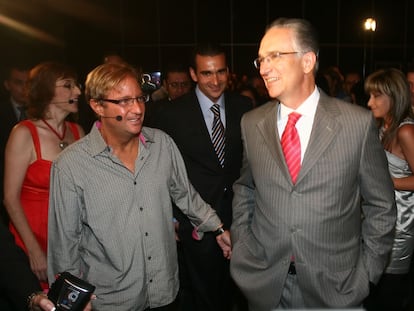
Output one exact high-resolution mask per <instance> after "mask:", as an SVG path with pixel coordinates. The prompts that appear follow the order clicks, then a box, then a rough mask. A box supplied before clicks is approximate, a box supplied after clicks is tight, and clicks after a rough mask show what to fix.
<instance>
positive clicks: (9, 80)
mask: <svg viewBox="0 0 414 311" xmlns="http://www.w3.org/2000/svg"><path fill="white" fill-rule="evenodd" d="M28 76H29V69H28V66H26V65H12V66H10V67H9V69H8V72H7V76H6V78H5V80H4V88H5V89H6V91H7V92H8V96H7V98H5V99H4V100H2V101H1V106H0V107H1V109H0V161H1V162H0V178H1V182H0V187H1V190H0V191H1V192H0V193H1V206H0V218H1V221H3V222H4V223H7V222H8V216H7V212H6V209H5V208H4V206H3V178H4V150H5V148H6V143H7V139H8V138H9V134H10V131H11V130H12V128H13V126H14V125H15V124H16V123H17V122H18V121H20V120H23V119H25V118H26V114H25V111H24V108H25V107H24V105H25V101H26V96H25V92H24V85H25V83H26V81H27V78H28Z"/></svg>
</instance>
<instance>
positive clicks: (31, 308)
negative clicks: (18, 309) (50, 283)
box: [27, 291, 47, 311]
mask: <svg viewBox="0 0 414 311" xmlns="http://www.w3.org/2000/svg"><path fill="white" fill-rule="evenodd" d="M36 296H43V297H45V298H47V295H46V294H45V293H44V292H42V291H38V292H34V293H31V294H30V295H29V297H27V308H28V309H29V311H35V310H39V309H40V308H36V309H35V308H34V299H35V298H36Z"/></svg>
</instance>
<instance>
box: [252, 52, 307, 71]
mask: <svg viewBox="0 0 414 311" xmlns="http://www.w3.org/2000/svg"><path fill="white" fill-rule="evenodd" d="M298 53H302V52H278V51H276V52H270V53H269V54H267V55H266V56H265V57H258V58H256V59H255V60H254V61H253V64H254V66H255V67H256V69H260V65H261V64H263V63H264V62H265V61H270V62H272V61H274V60H276V59H278V58H281V57H282V56H283V55H290V54H298Z"/></svg>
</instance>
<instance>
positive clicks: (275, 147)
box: [257, 103, 291, 182]
mask: <svg viewBox="0 0 414 311" xmlns="http://www.w3.org/2000/svg"><path fill="white" fill-rule="evenodd" d="M278 107H279V103H276V104H273V105H269V109H267V110H266V111H264V113H265V114H264V118H263V119H262V121H260V122H258V123H257V128H258V131H259V133H260V134H261V135H262V136H263V139H264V141H265V143H266V146H267V147H268V149H269V151H270V154H271V155H272V158H273V159H274V160H275V162H276V165H277V166H278V167H279V168H280V170H281V171H282V172H283V174H284V175H285V177H286V179H287V180H289V181H290V180H291V179H290V174H289V170H288V167H287V165H286V163H285V159H284V155H283V151H282V146H281V144H280V138H279V131H278V129H277V111H278ZM290 182H291V181H290Z"/></svg>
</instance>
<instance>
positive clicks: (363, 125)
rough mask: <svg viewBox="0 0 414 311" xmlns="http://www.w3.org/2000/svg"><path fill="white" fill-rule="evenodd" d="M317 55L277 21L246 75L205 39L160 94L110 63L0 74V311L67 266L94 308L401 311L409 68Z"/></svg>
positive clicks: (410, 191)
mask: <svg viewBox="0 0 414 311" xmlns="http://www.w3.org/2000/svg"><path fill="white" fill-rule="evenodd" d="M305 38H307V39H305ZM286 42H288V43H290V45H289V44H288V43H286ZM318 51H319V49H318V41H317V36H316V34H315V30H314V29H313V27H312V25H310V24H309V23H308V22H307V21H305V20H300V19H278V20H276V21H275V22H274V23H272V24H271V25H270V26H269V28H268V29H267V31H266V33H265V35H264V36H263V38H262V40H261V42H260V47H259V51H258V58H257V59H256V60H255V62H254V64H255V66H256V68H257V69H258V71H257V74H255V75H245V74H243V73H234V72H232V71H231V70H230V68H229V66H228V59H227V56H226V54H225V50H223V49H222V48H221V47H220V46H219V45H217V44H211V43H207V44H199V45H197V46H196V47H195V49H194V51H193V54H192V55H191V58H190V59H189V60H188V62H183V61H177V60H175V59H171V60H170V61H169V62H168V65H166V66H165V68H161V73H162V74H161V81H160V83H158V82H156V81H151V75H150V74H146V75H143V72H141V70H140V67H139V66H136V65H133V64H128V61H127V60H125V59H123V58H122V56H121V55H118V54H111V55H109V54H107V55H103V57H102V62H101V63H100V64H98V66H97V67H96V68H94V69H93V70H92V71H91V72H90V73H89V74H88V76H87V77H84V78H81V77H78V74H77V72H76V69H75V68H72V67H71V66H68V65H67V64H64V63H62V62H57V61H50V60H48V61H45V62H41V63H39V64H30V65H28V64H25V63H24V62H11V63H10V66H9V67H8V68H3V70H2V71H3V77H4V79H3V86H4V90H3V93H4V94H3V99H2V100H1V111H0V127H1V129H0V135H1V137H0V139H1V140H0V148H1V150H0V154H1V158H0V160H1V165H0V168H1V171H0V173H1V176H0V177H1V182H2V184H1V197H2V206H1V220H2V221H1V227H0V234H1V238H0V241H2V242H1V243H2V244H1V245H2V249H4V250H7V251H2V254H1V255H0V259H1V260H2V265H1V266H2V271H1V273H0V280H1V284H0V288H2V289H4V290H3V291H2V293H1V295H0V309H1V310H24V309H25V308H26V298H27V297H29V296H30V294H33V293H37V292H40V293H41V292H42V291H47V289H48V286H49V284H50V283H51V282H52V281H53V280H51V278H53V276H54V275H55V274H56V273H58V272H62V271H61V270H66V271H71V272H72V273H74V274H78V276H80V277H84V278H86V279H87V280H88V281H90V282H91V283H93V284H95V285H96V286H97V296H96V297H94V298H95V299H94V301H92V305H93V306H94V307H95V308H97V310H114V309H117V308H119V309H122V308H124V309H125V310H162V311H164V310H165V311H167V310H197V311H198V310H200V311H204V310H206V311H207V310H223V311H227V310H229V311H232V310H234V311H242V310H248V309H250V310H263V311H265V310H266V311H267V310H275V309H276V308H277V307H279V308H307V307H320V308H322V307H324V308H329V307H330V308H335V307H361V308H362V307H364V308H366V309H367V310H369V311H371V310H372V311H374V310H402V311H409V310H412V308H413V307H414V302H413V297H414V271H413V268H412V266H413V263H412V260H411V259H412V256H413V251H414V176H413V174H412V171H413V169H414V162H413V159H414V114H413V107H414V66H411V65H407V70H406V71H402V70H400V69H398V68H382V69H379V70H376V71H375V72H372V73H370V74H369V75H368V76H367V77H363V76H362V75H361V73H360V72H359V71H358V70H349V71H346V72H342V71H341V68H338V67H337V66H335V65H332V66H329V67H326V68H320V69H319V70H318ZM276 52H277V53H276ZM252 66H253V63H252ZM144 77H145V78H144ZM83 84H84V85H83ZM85 95H86V96H85ZM294 114H300V116H299V117H298V120H299V121H297V120H295V121H294V122H295V123H294V124H293V125H292V124H291V122H293V121H291V116H292V115H294ZM291 126H292V127H293V128H294V129H292V131H293V132H292V134H290V135H293V136H294V137H295V139H296V142H298V145H299V151H296V153H298V159H297V161H298V164H297V165H299V172H298V174H297V175H296V174H295V175H292V172H291V171H290V168H291V167H290V165H289V163H288V162H289V161H288V159H287V158H288V156H287V151H286V150H285V148H284V145H285V143H284V139H285V138H284V136H285V132H287V131H290V130H291V129H290V127H291ZM160 130H161V131H160ZM289 144H290V145H293V144H295V143H294V140H292V141H291V142H289ZM77 161H80V162H79V163H78V162H77ZM157 161H158V162H157ZM102 183H104V184H105V185H102ZM158 209H159V210H158ZM102 211H104V213H103V214H105V215H103V214H102V215H101V214H100V213H101V212H102ZM361 211H362V214H361ZM361 215H362V218H361ZM48 230H49V235H48ZM50 232H53V234H50ZM229 232H231V243H232V245H231V244H230V238H229V236H230V233H229ZM361 242H362V244H361ZM48 243H51V244H50V245H48ZM48 247H49V249H48ZM231 247H233V249H232V250H231V249H230V248H231ZM229 259H230V260H229ZM321 263H322V266H323V268H321ZM353 269H355V271H354V270H353ZM351 270H352V271H351ZM3 271H4V272H3ZM6 272H7V273H6ZM12 273H16V275H19V277H18V278H17V279H16V277H14V276H13V274H12ZM136 275H140V277H139V282H138V281H137V280H136V279H137V277H136ZM298 276H299V277H298ZM11 279H16V280H13V281H12V280H11ZM137 283H138V284H137ZM178 283H179V284H180V285H179V286H178ZM23 285H24V286H23ZM347 291H349V293H347V294H346V293H344V292H347ZM132 293H135V294H132ZM132 296H134V297H132ZM31 298H32V300H31V301H30V303H31V304H35V305H38V304H41V305H42V306H41V307H42V308H44V310H49V309H50V308H51V305H50V302H49V301H47V299H46V297H45V296H44V295H42V294H39V295H38V297H37V296H36V295H32V296H31ZM90 308H91V304H89V305H88V306H87V310H89V309H90Z"/></svg>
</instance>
